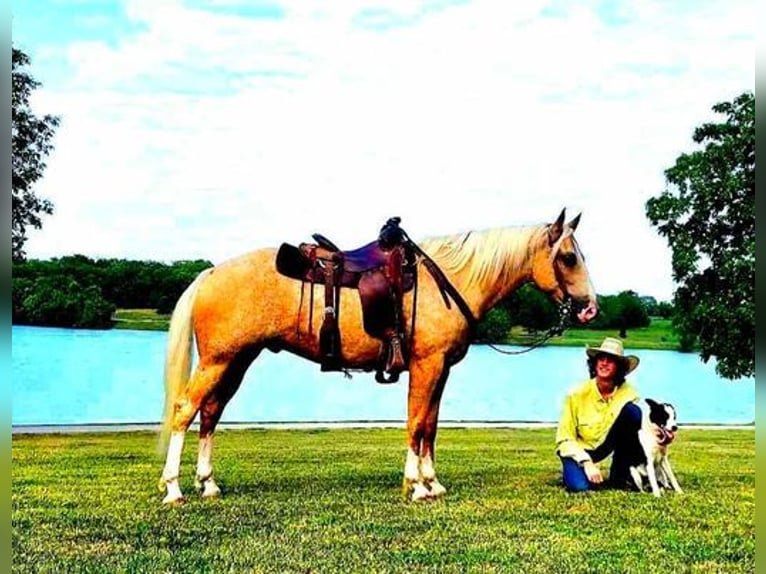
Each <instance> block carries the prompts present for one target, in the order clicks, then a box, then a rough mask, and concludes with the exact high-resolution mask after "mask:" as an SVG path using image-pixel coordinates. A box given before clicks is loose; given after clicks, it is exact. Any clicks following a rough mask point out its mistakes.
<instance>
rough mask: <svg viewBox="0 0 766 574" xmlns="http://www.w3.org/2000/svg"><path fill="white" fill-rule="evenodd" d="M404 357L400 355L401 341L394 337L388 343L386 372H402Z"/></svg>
mask: <svg viewBox="0 0 766 574" xmlns="http://www.w3.org/2000/svg"><path fill="white" fill-rule="evenodd" d="M405 366H406V365H405V364H404V355H403V354H402V341H401V339H400V338H399V337H398V336H397V335H395V336H393V337H391V340H390V341H389V342H388V361H386V371H387V372H389V373H399V372H401V371H403V370H404V368H405Z"/></svg>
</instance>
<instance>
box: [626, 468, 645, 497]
mask: <svg viewBox="0 0 766 574" xmlns="http://www.w3.org/2000/svg"><path fill="white" fill-rule="evenodd" d="M629 470H630V476H631V478H632V479H633V483H634V484H635V485H636V488H637V489H638V491H639V492H643V491H644V479H643V478H642V477H641V472H640V471H639V470H638V468H637V467H635V466H631V467H630V469H629Z"/></svg>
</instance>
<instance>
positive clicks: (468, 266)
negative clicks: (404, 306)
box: [421, 224, 548, 284]
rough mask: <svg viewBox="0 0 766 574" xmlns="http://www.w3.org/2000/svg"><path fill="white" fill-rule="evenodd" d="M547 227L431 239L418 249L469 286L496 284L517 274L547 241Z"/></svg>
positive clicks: (504, 228)
mask: <svg viewBox="0 0 766 574" xmlns="http://www.w3.org/2000/svg"><path fill="white" fill-rule="evenodd" d="M547 229H548V226H547V225H545V224H543V225H535V226H523V227H521V226H518V227H501V228H494V229H485V230H482V231H468V232H465V233H461V234H457V235H448V236H444V237H431V238H427V239H425V240H423V242H422V243H421V247H422V248H423V250H424V251H425V252H426V253H428V254H429V255H430V256H431V257H433V258H434V259H435V260H436V261H437V262H438V264H439V266H440V267H441V268H442V270H443V271H445V272H447V273H448V274H452V275H463V276H464V277H465V280H466V282H467V283H468V284H474V283H477V282H481V284H487V282H489V283H495V282H497V281H502V280H504V279H505V278H507V277H509V276H512V275H516V274H517V273H518V272H519V271H520V270H521V267H522V266H523V265H524V263H525V262H526V261H528V260H529V257H530V256H531V255H532V253H534V252H535V251H537V249H539V247H540V245H541V243H542V242H543V241H545V240H547V239H546V232H547Z"/></svg>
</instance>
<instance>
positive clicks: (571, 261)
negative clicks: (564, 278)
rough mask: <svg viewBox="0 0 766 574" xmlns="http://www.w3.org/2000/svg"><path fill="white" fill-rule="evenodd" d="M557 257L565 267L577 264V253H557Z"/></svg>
mask: <svg viewBox="0 0 766 574" xmlns="http://www.w3.org/2000/svg"><path fill="white" fill-rule="evenodd" d="M559 259H561V262H562V263H563V264H564V265H566V266H567V267H574V266H575V265H577V255H575V254H574V253H562V254H561V255H559Z"/></svg>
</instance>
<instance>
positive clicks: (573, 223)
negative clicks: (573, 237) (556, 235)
mask: <svg viewBox="0 0 766 574" xmlns="http://www.w3.org/2000/svg"><path fill="white" fill-rule="evenodd" d="M581 216H582V213H578V214H577V215H576V216H575V218H574V219H572V221H570V222H569V223H567V227H568V228H569V229H571V230H572V233H574V232H575V229H577V226H578V225H579V224H580V217H581Z"/></svg>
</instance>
